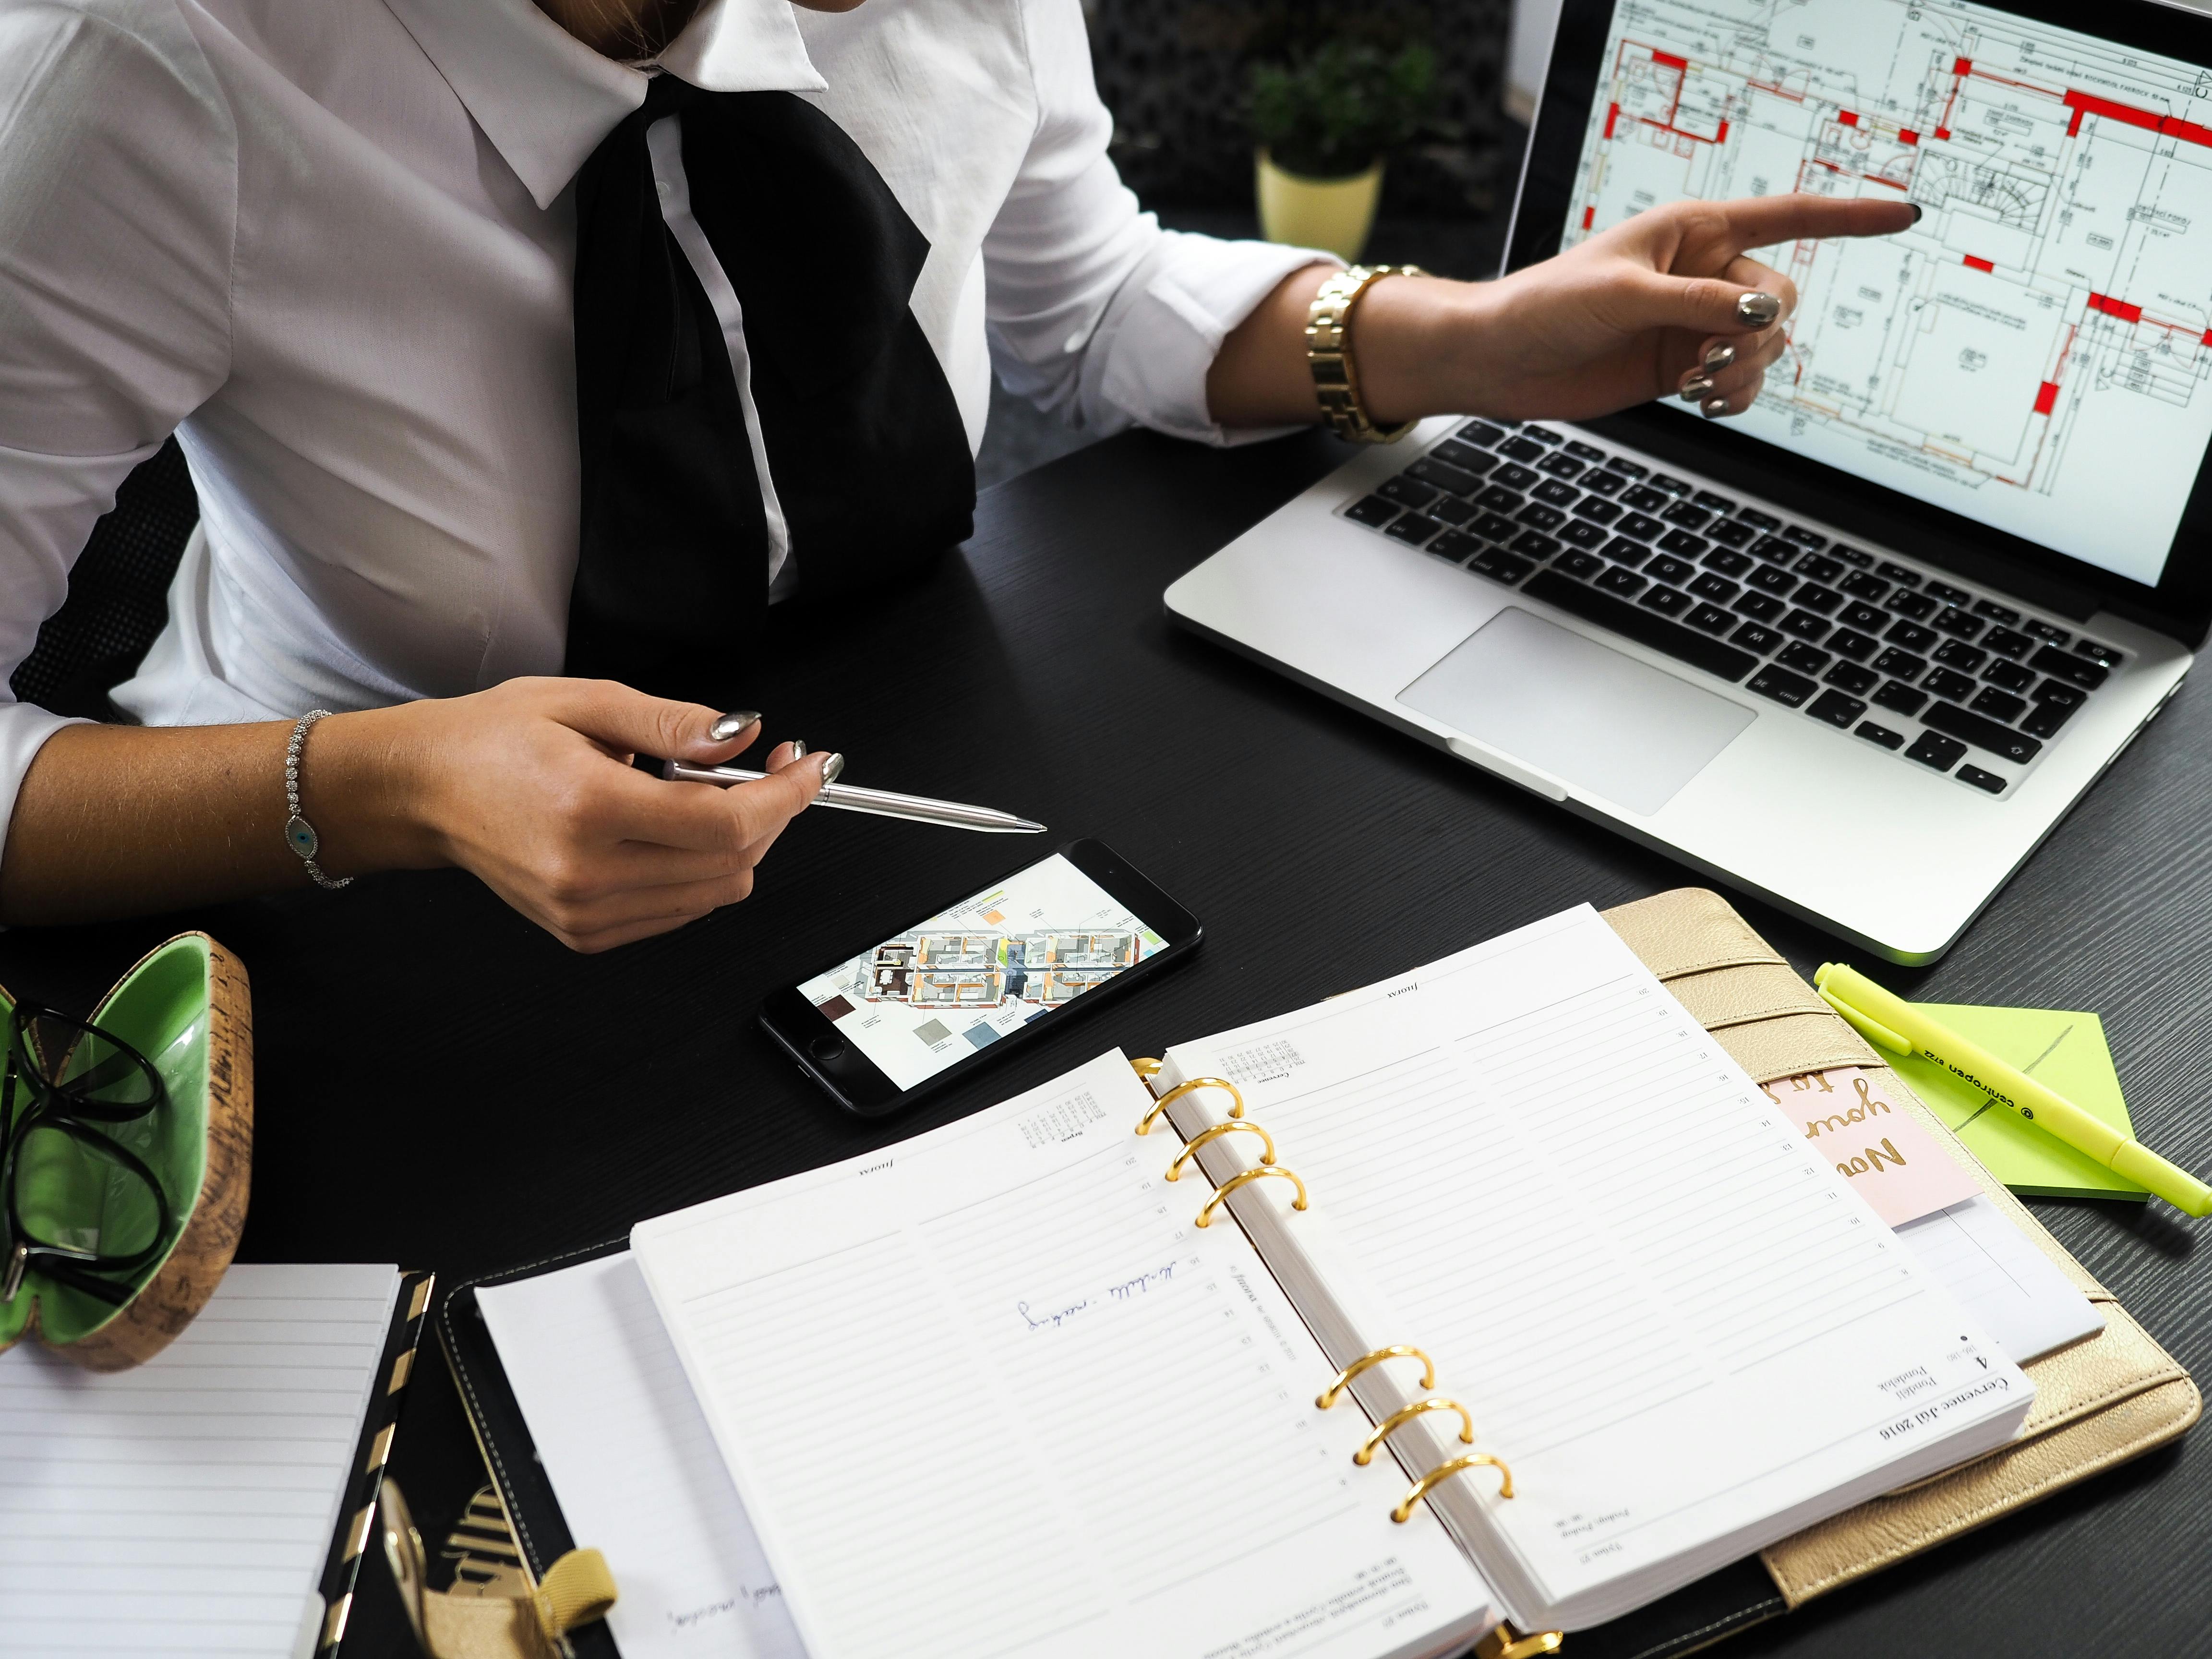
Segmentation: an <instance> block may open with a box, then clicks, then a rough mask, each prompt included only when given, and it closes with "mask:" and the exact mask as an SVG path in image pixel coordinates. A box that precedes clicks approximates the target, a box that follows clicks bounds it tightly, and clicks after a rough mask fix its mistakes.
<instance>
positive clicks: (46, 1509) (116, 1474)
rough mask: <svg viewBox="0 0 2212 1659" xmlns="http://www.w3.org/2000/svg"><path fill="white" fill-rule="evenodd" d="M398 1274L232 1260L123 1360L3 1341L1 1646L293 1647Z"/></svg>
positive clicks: (237, 1654)
mask: <svg viewBox="0 0 2212 1659" xmlns="http://www.w3.org/2000/svg"><path fill="white" fill-rule="evenodd" d="M398 1293H399V1270H398V1268H397V1267H281V1266H274V1265H269V1264H264V1263H258V1262H257V1263H244V1262H240V1263H234V1265H233V1266H232V1267H231V1268H230V1271H229V1272H228V1273H226V1274H224V1276H223V1280H222V1284H221V1285H218V1286H216V1292H215V1294H214V1296H213V1297H210V1298H209V1301H208V1304H207V1306H206V1307H204V1308H203V1309H202V1310H200V1313H199V1316H198V1317H197V1318H196V1319H194V1320H193V1321H192V1322H191V1324H190V1325H188V1326H186V1327H185V1329H184V1331H183V1333H182V1334H179V1336H178V1338H177V1340H175V1341H173V1342H172V1343H171V1344H170V1345H169V1346H167V1347H166V1348H164V1349H163V1350H162V1351H161V1352H160V1353H158V1354H156V1355H155V1357H154V1358H152V1359H150V1360H149V1361H147V1362H146V1364H143V1365H141V1366H139V1367H137V1369H136V1370H127V1371H117V1372H113V1373H112V1374H109V1375H106V1376H99V1375H95V1374H94V1373H93V1372H90V1371H86V1370H79V1369H78V1368H77V1367H76V1366H75V1365H72V1364H70V1363H69V1362H68V1361H67V1360H65V1359H63V1358H58V1356H56V1355H54V1354H51V1353H48V1352H46V1350H45V1349H43V1348H41V1347H40V1346H38V1345H37V1344H36V1343H35V1342H21V1343H18V1344H16V1346H15V1347H13V1348H11V1349H9V1351H8V1352H6V1353H0V1654H4V1655H8V1656H11V1659H12V1656H16V1655H21V1656H23V1659H55V1656H63V1655H67V1656H112V1659H140V1656H144V1655H148V1654H220V1655H222V1656H224V1659H291V1656H292V1655H293V1654H294V1653H295V1651H304V1649H301V1647H300V1646H299V1644H300V1643H301V1638H302V1637H303V1635H307V1634H309V1633H311V1632H313V1630H314V1629H315V1628H316V1627H318V1626H319V1625H320V1623H321V1620H322V1614H323V1607H322V1598H321V1596H320V1595H319V1594H318V1589H319V1583H320V1581H321V1578H322V1573H323V1564H324V1561H325V1558H326V1557H327V1556H328V1555H329V1553H330V1549H331V1535H332V1534H333V1532H334V1531H335V1530H336V1528H337V1519H338V1505H339V1504H340V1502H341V1501H342V1500H343V1497H344V1494H345V1488H346V1483H347V1480H348V1478H349V1475H350V1474H351V1473H352V1466H353V1459H354V1450H355V1447H356V1443H358V1441H359V1438H360V1435H361V1426H362V1417H363V1414H364V1413H366V1411H367V1410H368V1398H369V1389H370V1388H371V1386H372V1385H373V1384H374V1382H375V1380H376V1373H377V1362H378V1360H379V1359H380V1358H381V1357H382V1356H383V1352H384V1344H385V1338H386V1335H387V1334H388V1333H389V1332H390V1330H391V1327H392V1304H393V1299H394V1298H395V1297H397V1296H398Z"/></svg>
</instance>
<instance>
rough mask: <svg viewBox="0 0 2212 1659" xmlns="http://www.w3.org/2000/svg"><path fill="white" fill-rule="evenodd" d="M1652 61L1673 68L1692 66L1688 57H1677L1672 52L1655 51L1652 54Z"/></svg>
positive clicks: (1684, 68)
mask: <svg viewBox="0 0 2212 1659" xmlns="http://www.w3.org/2000/svg"><path fill="white" fill-rule="evenodd" d="M1651 61H1652V62H1653V63H1655V64H1660V65H1661V66H1662V67H1663V68H1667V69H1671V70H1686V69H1687V68H1689V67H1690V60H1689V59H1688V58H1677V57H1675V56H1674V53H1673V52H1653V53H1652V54H1651Z"/></svg>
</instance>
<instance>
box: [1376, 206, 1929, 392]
mask: <svg viewBox="0 0 2212 1659" xmlns="http://www.w3.org/2000/svg"><path fill="white" fill-rule="evenodd" d="M1919 216H1920V210H1919V209H1918V208H1917V207H1914V206H1912V205H1911V204H1909V203H1904V202H1872V201H1864V200H1861V201H1838V200H1834V199H1832V198H1830V197H1823V196H1764V197H1758V198H1756V199H1754V200H1751V201H1742V202H1711V203H1708V202H1680V203H1676V204H1674V205H1673V206H1671V207H1662V208H1653V209H1651V210H1650V211H1648V212H1644V213H1639V214H1638V215H1637V216H1635V217H1634V218H1632V219H1631V220H1629V221H1627V222H1626V223H1624V224H1620V225H1616V226H1614V227H1613V228H1612V229H1611V230H1608V231H1606V232H1605V233H1603V234H1601V235H1597V236H1593V237H1591V238H1590V239H1589V240H1588V241H1586V242H1583V243H1579V244H1577V246H1574V247H1571V248H1570V249H1568V250H1567V252H1565V253H1562V254H1560V255H1559V256H1558V257H1557V258H1552V259H1547V260H1545V261H1544V262H1543V263H1542V264H1535V265H1530V266H1528V268H1527V269H1526V270H1518V271H1516V272H1515V273H1514V274H1513V275H1511V276H1507V277H1504V278H1502V279H1500V280H1499V281H1498V282H1495V283H1486V284H1483V285H1481V286H1479V287H1475V288H1473V289H1469V290H1468V293H1467V296H1466V298H1465V300H1464V301H1462V304H1463V305H1464V307H1465V312H1466V321H1465V322H1464V324H1463V325H1462V326H1461V327H1460V328H1458V329H1455V330H1453V331H1452V332H1451V335H1450V337H1449V341H1448V342H1440V343H1439V344H1440V345H1442V346H1443V353H1444V355H1443V360H1442V361H1440V362H1435V363H1433V364H1432V365H1431V368H1429V369H1428V371H1427V374H1426V375H1425V377H1424V378H1425V380H1426V381H1427V384H1428V387H1429V391H1428V396H1427V398H1426V400H1425V402H1426V404H1427V405H1428V407H1426V408H1424V410H1423V412H1424V413H1426V412H1429V408H1433V409H1436V410H1439V411H1441V410H1445V409H1449V410H1452V411H1454V412H1457V411H1458V410H1461V409H1462V408H1464V409H1466V410H1468V412H1470V413H1474V414H1487V415H1509V416H1516V417H1517V418H1521V419H1527V418H1529V417H1532V416H1548V417H1551V418H1553V419H1558V420H1574V419H1577V418H1578V417H1586V416H1592V415H1604V414H1609V413H1611V412H1612V411H1613V410H1617V409H1625V408H1626V407H1627V406H1629V405H1630V404H1640V403H1645V402H1648V401H1649V400H1650V399H1651V398H1666V397H1680V398H1682V399H1683V400H1684V401H1685V402H1687V403H1693V404H1697V405H1698V406H1699V408H1700V409H1702V410H1704V411H1705V414H1707V415H1709V416H1719V415H1741V413H1743V411H1744V410H1747V409H1748V408H1750V407H1751V404H1752V400H1753V398H1757V397H1758V396H1759V387H1760V386H1761V385H1763V384H1764V382H1765V378H1766V371H1767V369H1768V368H1770V367H1771V365H1772V364H1773V363H1774V362H1776V360H1778V358H1779V357H1780V356H1782V354H1783V352H1784V349H1787V347H1788V346H1789V343H1790V340H1789V336H1788V334H1787V332H1786V331H1785V330H1784V322H1785V321H1786V320H1787V319H1788V318H1789V316H1790V313H1791V312H1792V311H1793V310H1795V309H1796V305H1797V289H1796V286H1795V285H1794V284H1793V283H1791V282H1790V279H1789V278H1788V277H1787V276H1784V275H1783V274H1782V273H1781V272H1780V271H1778V270H1774V269H1772V268H1771V266H1767V265H1763V264H1759V262H1758V261H1757V260H1756V259H1751V258H1746V257H1745V250H1746V249H1747V248H1754V247H1771V246H1775V245H1776V244H1778V243H1788V242H1795V241H1800V240H1812V239H1814V238H1820V237H1828V236H1885V235H1889V234H1893V233H1895V232H1897V231H1900V230H1903V229H1905V228H1906V227H1907V226H1909V225H1911V223H1912V222H1914V221H1915V220H1917V218H1918V217H1919ZM1391 286H1392V284H1391V283H1377V284H1376V286H1375V287H1374V288H1372V289H1370V290H1369V291H1368V294H1367V295H1366V296H1365V298H1364V299H1363V301H1361V304H1362V307H1363V308H1364V307H1365V305H1366V304H1367V303H1368V301H1373V300H1376V299H1381V298H1383V297H1385V295H1386V292H1387V290H1388V289H1389V288H1390V287H1391ZM1376 314H1377V315H1387V313H1382V312H1378V313H1376ZM1373 321H1374V318H1372V317H1365V318H1358V319H1357V320H1356V321H1355V325H1354V326H1355V329H1357V328H1358V326H1360V325H1364V324H1369V323H1371V322H1373ZM1370 338H1371V336H1370ZM1354 341H1355V346H1358V345H1359V344H1362V343H1364V341H1363V340H1362V337H1360V336H1358V334H1357V333H1355V336H1354ZM1454 345H1456V347H1457V349H1456V350H1454V349H1451V348H1452V346H1454ZM1386 361H1387V360H1386ZM1365 367H1366V360H1365V359H1364V358H1363V359H1362V368H1365ZM1378 367H1381V365H1378ZM1384 374H1385V377H1384V380H1383V382H1382V383H1380V384H1377V383H1376V381H1375V380H1374V379H1373V378H1372V374H1371V373H1370V376H1369V379H1368V391H1369V396H1370V400H1371V401H1372V402H1373V404H1374V405H1375V408H1376V418H1377V419H1378V420H1383V419H1389V420H1400V419H1404V418H1406V417H1405V416H1400V415H1396V414H1394V413H1392V412H1390V410H1389V408H1388V404H1387V398H1388V397H1389V393H1390V392H1392V391H1393V390H1394V389H1395V387H1394V386H1393V383H1392V380H1391V378H1390V377H1389V374H1388V371H1387V369H1385V371H1384ZM1401 378H1403V379H1404V380H1407V381H1410V380H1413V378H1414V377H1413V376H1411V375H1407V376H1403V377H1401ZM1454 392H1456V393H1457V395H1456V396H1453V395H1451V394H1452V393H1454ZM1401 395H1402V394H1401Z"/></svg>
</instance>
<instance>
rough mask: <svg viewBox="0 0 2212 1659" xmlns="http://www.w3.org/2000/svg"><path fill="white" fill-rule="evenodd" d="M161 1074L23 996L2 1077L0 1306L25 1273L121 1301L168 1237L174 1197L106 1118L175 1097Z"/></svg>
mask: <svg viewBox="0 0 2212 1659" xmlns="http://www.w3.org/2000/svg"><path fill="white" fill-rule="evenodd" d="M167 1101H168V1093H167V1090H165V1089H164V1088H163V1087H162V1086H161V1073H158V1072H156V1071H155V1069H154V1066H153V1063H152V1062H151V1061H150V1060H148V1059H147V1058H146V1057H145V1056H144V1055H143V1054H140V1053H139V1052H138V1051H137V1049H136V1048H132V1047H131V1045H130V1044H129V1043H127V1042H123V1041H122V1040H121V1039H119V1038H118V1037H116V1036H112V1034H110V1033H108V1032H106V1031H103V1030H100V1027H98V1026H96V1025H91V1024H86V1023H85V1022H84V1021H82V1020H80V1019H72V1018H70V1016H69V1015H67V1014H64V1013H58V1012H55V1011H54V1010H53V1009H52V1008H40V1007H38V1006H33V1005H30V1004H23V1003H19V1004H17V1005H16V1007H15V1012H14V1014H13V1015H12V1017H11V1018H10V1019H9V1030H8V1058H7V1063H6V1067H5V1070H4V1072H0V1223H4V1225H5V1228H6V1232H5V1235H4V1237H0V1245H4V1248H5V1253H6V1254H5V1269H4V1273H0V1302H12V1301H14V1300H15V1296H16V1293H17V1292H18V1291H21V1289H22V1285H23V1275H24V1274H25V1273H27V1272H28V1271H29V1270H30V1269H32V1268H33V1267H35V1268H36V1269H38V1271H39V1272H40V1273H41V1274H43V1275H44V1276H45V1277H46V1278H47V1279H51V1280H52V1281H53V1282H54V1283H55V1284H58V1285H67V1286H69V1287H70V1289H71V1290H76V1291H82V1292H84V1294H86V1295H87V1296H90V1297H96V1298H97V1299H98V1300H100V1301H102V1302H105V1303H107V1304H110V1305H111V1306H114V1307H118V1308H119V1307H121V1306H122V1305H123V1304H125V1302H128V1301H129V1300H130V1299H131V1278H132V1277H133V1276H134V1275H135V1274H136V1273H137V1272H138V1271H139V1269H141V1268H143V1267H145V1266H146V1265H147V1263H149V1261H153V1260H154V1259H155V1257H156V1256H157V1255H160V1254H161V1247H162V1243H163V1241H164V1240H165V1239H166V1238H167V1237H168V1231H169V1222H170V1218H171V1216H170V1208H169V1199H168V1194H167V1193H165V1192H163V1191H162V1189H161V1180H160V1178H159V1177H158V1176H155V1173H154V1171H153V1170H151V1169H149V1168H148V1167H147V1165H146V1164H145V1161H144V1160H143V1159H142V1158H140V1157H139V1156H138V1155H137V1153H136V1152H132V1151H131V1149H130V1148H129V1147H128V1146H124V1145H123V1144H122V1143H121V1142H120V1141H118V1139H115V1137H114V1136H113V1135H112V1134H110V1133H106V1130H105V1129H103V1128H102V1127H98V1126H102V1125H106V1126H115V1125H120V1124H125V1123H133V1122H137V1121H139V1120H141V1119H143V1118H145V1117H148V1116H149V1115H151V1114H153V1113H154V1112H156V1111H158V1110H160V1109H161V1108H162V1107H163V1106H164V1105H166V1104H167Z"/></svg>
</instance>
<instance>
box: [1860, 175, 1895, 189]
mask: <svg viewBox="0 0 2212 1659" xmlns="http://www.w3.org/2000/svg"><path fill="white" fill-rule="evenodd" d="M1859 177H1860V178H1862V179H1865V180H1866V181H1867V183H1869V184H1870V185H1888V186H1889V187H1890V188H1891V189H1892V190H1904V189H1905V188H1907V186H1905V185H1900V184H1899V183H1898V182H1897V180H1896V179H1885V178H1883V177H1882V176H1881V174H1880V173H1861V174H1859Z"/></svg>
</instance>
